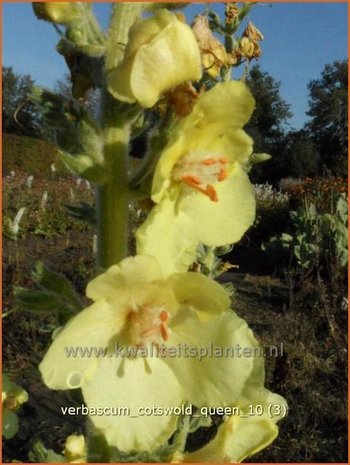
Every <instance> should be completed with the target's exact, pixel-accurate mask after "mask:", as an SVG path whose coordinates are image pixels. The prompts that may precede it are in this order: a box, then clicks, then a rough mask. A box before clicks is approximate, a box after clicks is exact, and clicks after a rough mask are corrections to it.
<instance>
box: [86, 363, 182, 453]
mask: <svg viewBox="0 0 350 465" xmlns="http://www.w3.org/2000/svg"><path fill="white" fill-rule="evenodd" d="M83 395H84V399H85V401H86V404H87V406H88V407H89V408H92V407H94V408H99V407H100V408H102V409H103V408H106V407H107V408H108V407H115V408H118V407H119V408H123V407H124V408H126V409H129V410H128V411H127V412H128V413H127V414H124V415H123V414H120V415H94V416H91V420H92V421H93V423H94V424H95V426H96V427H97V428H99V429H101V430H102V432H103V433H104V435H105V436H106V439H107V441H108V443H109V444H110V445H112V446H115V447H117V448H118V449H120V450H123V451H131V450H138V451H151V450H153V449H155V448H157V447H159V446H161V445H163V444H164V442H165V441H166V440H167V439H168V438H169V437H170V436H171V434H172V433H173V432H174V430H175V428H176V423H177V417H176V415H171V414H160V413H159V411H158V413H157V412H155V413H154V414H147V409H148V408H152V407H153V406H154V407H155V408H156V409H157V408H159V407H160V408H165V407H176V406H179V405H181V403H182V401H183V392H182V388H181V386H180V383H179V381H178V380H177V378H176V377H175V375H174V374H173V372H172V371H171V370H170V368H169V367H168V366H167V365H166V364H165V363H163V362H162V360H160V359H158V358H155V359H153V358H149V359H141V358H136V359H133V360H128V359H123V360H120V359H113V358H112V359H111V358H109V359H103V360H102V361H101V363H100V365H99V368H98V370H97V371H96V373H95V376H94V377H93V378H92V379H91V380H89V382H88V383H85V384H84V386H83ZM140 409H141V411H140ZM145 409H146V411H145Z"/></svg>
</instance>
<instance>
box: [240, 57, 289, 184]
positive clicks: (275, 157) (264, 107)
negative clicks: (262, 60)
mask: <svg viewBox="0 0 350 465" xmlns="http://www.w3.org/2000/svg"><path fill="white" fill-rule="evenodd" d="M247 84H248V87H249V88H250V90H251V92H252V94H253V96H254V98H255V101H256V108H255V110H254V113H253V116H252V118H251V120H250V122H249V123H248V124H247V126H246V127H245V129H246V130H247V132H248V134H249V135H250V136H252V137H253V139H254V150H255V152H267V153H269V154H270V155H272V159H271V160H269V161H268V162H266V163H261V164H259V165H257V166H256V168H254V170H253V171H252V178H253V179H254V181H255V182H265V181H267V180H268V181H270V182H273V181H277V180H278V179H280V178H281V177H282V176H284V174H283V171H284V166H283V162H282V157H281V154H282V152H283V150H284V144H285V135H286V126H287V125H288V120H289V118H291V117H292V113H291V112H290V110H289V107H290V106H289V105H288V104H287V103H286V102H285V101H284V100H283V99H282V98H281V96H280V82H278V81H275V80H274V79H273V78H272V77H271V76H270V75H269V74H268V73H267V72H264V71H262V70H261V68H260V66H259V65H255V66H253V67H252V68H251V70H250V73H249V76H248V78H247Z"/></svg>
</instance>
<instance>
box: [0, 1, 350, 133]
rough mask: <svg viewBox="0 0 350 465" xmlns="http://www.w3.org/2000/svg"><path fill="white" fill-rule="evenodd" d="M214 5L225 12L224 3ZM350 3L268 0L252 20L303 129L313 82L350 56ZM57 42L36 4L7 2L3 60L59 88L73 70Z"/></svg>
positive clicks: (265, 63)
mask: <svg viewBox="0 0 350 465" xmlns="http://www.w3.org/2000/svg"><path fill="white" fill-rule="evenodd" d="M209 5H210V4H209ZM212 6H213V8H214V9H215V10H216V11H217V12H218V13H219V14H220V13H223V11H224V6H223V5H222V4H221V3H219V4H218V3H217V4H212ZM206 7H208V3H207V4H205V3H197V4H193V5H191V6H189V7H187V8H185V9H184V12H185V14H186V17H187V19H188V20H189V21H190V20H191V19H192V18H193V16H194V15H195V14H198V13H201V12H203V10H204V9H205V8H206ZM347 8H348V6H347V4H346V3H337V2H329V3H304V2H294V3H271V4H269V3H267V2H264V3H260V4H258V5H256V6H255V7H254V8H253V9H252V10H251V13H250V15H249V19H251V20H252V21H253V22H254V24H255V25H256V26H257V27H258V28H259V29H260V30H261V31H262V33H263V34H264V36H265V40H264V41H263V42H262V49H263V56H262V58H261V59H260V60H259V62H260V65H261V67H262V69H263V70H264V71H267V72H268V73H269V74H270V75H271V76H272V77H273V78H274V79H275V80H277V81H281V96H282V98H283V99H284V100H285V101H286V102H287V103H289V104H290V105H291V111H292V113H293V114H294V116H293V118H292V119H291V120H290V124H291V127H294V128H296V129H298V128H300V127H301V126H302V125H303V123H304V122H305V120H306V118H307V117H306V115H305V111H307V108H308V104H307V101H308V91H307V83H308V82H309V81H310V80H311V79H317V78H319V77H320V74H321V72H322V70H323V68H324V65H325V64H326V63H331V62H333V61H334V60H342V59H344V58H346V57H347V56H348V51H347V27H348V26H347V16H348V15H347ZM95 11H96V14H97V17H98V19H99V21H100V23H101V25H102V26H103V27H104V28H106V27H107V24H108V16H109V11H110V3H99V4H96V5H95ZM57 42H58V36H57V33H56V32H55V30H54V29H53V27H52V26H51V25H50V24H49V23H46V22H44V21H38V20H37V19H36V18H35V16H34V14H33V12H32V8H31V4H30V3H28V2H23V3H22V2H21V3H10V2H3V65H5V66H12V67H13V69H14V71H15V72H17V73H20V74H30V75H31V76H32V78H33V79H34V80H35V82H36V83H37V84H38V85H42V86H46V87H53V86H54V84H55V82H56V80H57V79H60V78H62V77H63V76H64V74H65V73H66V72H67V69H66V65H65V63H64V59H63V57H61V56H60V55H58V54H57V53H56V52H55V50H54V48H55V45H56V43H57Z"/></svg>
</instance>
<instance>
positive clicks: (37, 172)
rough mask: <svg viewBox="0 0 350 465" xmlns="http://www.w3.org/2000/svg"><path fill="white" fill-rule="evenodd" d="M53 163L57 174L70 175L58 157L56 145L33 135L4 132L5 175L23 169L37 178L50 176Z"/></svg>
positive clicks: (22, 170) (3, 159)
mask: <svg viewBox="0 0 350 465" xmlns="http://www.w3.org/2000/svg"><path fill="white" fill-rule="evenodd" d="M53 163H54V164H55V170H56V171H55V173H56V175H59V176H60V177H62V176H64V177H66V176H69V172H68V170H67V169H66V168H65V167H64V166H63V164H62V162H61V161H60V160H59V159H58V157H57V152H56V147H55V146H54V145H52V144H50V143H49V142H46V141H43V140H39V139H32V138H31V137H24V136H17V135H15V134H3V137H2V169H3V175H4V176H6V175H8V174H10V173H11V171H15V172H17V171H21V172H22V173H27V174H28V176H29V175H33V176H34V177H35V178H37V177H49V176H51V174H52V170H51V165H52V164H53Z"/></svg>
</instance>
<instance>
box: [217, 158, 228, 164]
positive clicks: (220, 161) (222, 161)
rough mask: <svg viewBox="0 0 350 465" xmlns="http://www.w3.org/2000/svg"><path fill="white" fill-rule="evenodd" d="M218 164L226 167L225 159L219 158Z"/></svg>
mask: <svg viewBox="0 0 350 465" xmlns="http://www.w3.org/2000/svg"><path fill="white" fill-rule="evenodd" d="M218 162H219V163H221V165H226V163H227V160H226V158H219V160H218Z"/></svg>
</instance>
